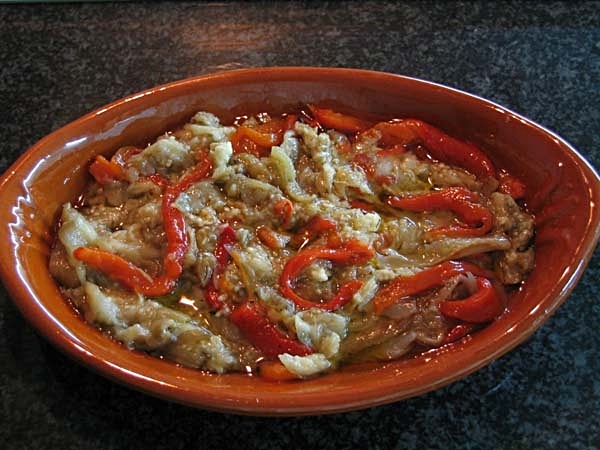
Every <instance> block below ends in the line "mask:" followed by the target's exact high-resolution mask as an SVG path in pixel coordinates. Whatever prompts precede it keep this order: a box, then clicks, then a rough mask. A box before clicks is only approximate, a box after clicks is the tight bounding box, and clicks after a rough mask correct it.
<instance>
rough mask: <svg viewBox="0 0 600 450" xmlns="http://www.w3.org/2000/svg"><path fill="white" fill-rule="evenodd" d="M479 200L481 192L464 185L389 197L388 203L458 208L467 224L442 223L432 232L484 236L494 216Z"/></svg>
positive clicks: (420, 207) (412, 208)
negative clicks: (445, 224)
mask: <svg viewBox="0 0 600 450" xmlns="http://www.w3.org/2000/svg"><path fill="white" fill-rule="evenodd" d="M477 202H478V196H477V194H475V193H474V192H472V191H470V190H468V189H465V188H461V187H450V188H446V189H442V190H439V191H432V192H428V193H426V194H419V195H411V196H408V197H403V198H401V197H389V198H388V199H387V204H388V205H390V206H393V207H395V208H401V209H405V210H409V211H434V210H449V211H452V212H454V213H455V214H456V215H457V216H458V217H459V218H460V219H461V220H462V222H464V223H465V224H466V225H467V227H465V226H448V227H439V228H436V229H434V230H432V231H431V232H430V233H429V234H430V235H448V236H482V235H484V234H485V233H487V232H488V231H490V230H491V228H492V226H493V223H494V217H493V216H492V213H491V212H490V210H489V209H487V208H486V207H485V206H483V205H481V204H479V203H477Z"/></svg>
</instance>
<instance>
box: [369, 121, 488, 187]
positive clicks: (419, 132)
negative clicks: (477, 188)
mask: <svg viewBox="0 0 600 450" xmlns="http://www.w3.org/2000/svg"><path fill="white" fill-rule="evenodd" d="M374 128H376V129H377V130H379V131H380V132H381V134H382V138H381V141H382V143H383V145H385V146H390V145H394V144H401V145H405V144H409V143H412V142H421V143H423V145H425V147H427V150H428V151H429V154H430V155H431V156H432V157H433V158H434V159H437V160H439V161H441V162H444V163H448V164H452V165H455V166H458V167H462V168H464V169H466V170H468V171H469V172H471V173H473V174H474V175H476V176H477V177H479V178H481V179H484V178H488V177H495V176H496V168H495V167H494V164H493V163H492V161H491V160H490V159H489V158H488V157H487V155H486V154H485V153H484V152H483V151H481V149H479V148H478V147H476V146H475V145H473V144H471V143H469V142H464V141H461V140H459V139H456V138H454V137H452V136H449V135H447V134H446V133H444V132H443V131H442V130H440V129H439V128H436V127H434V126H433V125H430V124H428V123H426V122H423V121H421V120H416V119H403V120H397V121H392V122H380V123H378V124H377V125H375V127H374Z"/></svg>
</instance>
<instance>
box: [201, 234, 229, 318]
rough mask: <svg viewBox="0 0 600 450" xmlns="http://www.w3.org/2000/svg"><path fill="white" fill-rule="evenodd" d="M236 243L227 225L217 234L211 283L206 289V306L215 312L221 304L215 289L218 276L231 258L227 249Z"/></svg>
mask: <svg viewBox="0 0 600 450" xmlns="http://www.w3.org/2000/svg"><path fill="white" fill-rule="evenodd" d="M236 241H237V237H236V235H235V231H234V229H233V228H232V227H231V226H230V225H227V226H225V228H223V230H222V231H221V234H219V238H218V239H217V245H216V246H215V250H214V256H215V259H216V263H215V268H214V271H213V277H212V283H209V284H208V286H207V287H206V292H205V293H206V302H207V303H208V305H209V306H210V307H211V308H213V309H216V310H219V309H221V308H222V307H223V306H225V305H224V304H223V302H222V301H221V300H220V299H219V291H218V289H217V280H218V277H219V275H221V274H222V273H223V271H224V270H225V267H227V264H228V263H229V261H230V259H231V256H230V255H229V251H228V249H227V247H229V246H230V245H232V244H234V243H235V242H236Z"/></svg>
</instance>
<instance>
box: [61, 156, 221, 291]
mask: <svg viewBox="0 0 600 450" xmlns="http://www.w3.org/2000/svg"><path fill="white" fill-rule="evenodd" d="M211 170H212V164H211V162H210V160H209V159H208V157H207V156H204V158H203V159H202V160H201V161H200V162H199V164H198V165H197V166H196V167H195V168H194V169H193V170H192V171H191V172H190V173H189V174H187V175H186V176H184V177H183V178H182V179H181V180H180V182H179V183H177V184H175V185H167V186H166V189H165V192H164V194H163V197H162V204H161V210H162V220H163V229H164V230H165V236H166V240H167V248H166V251H165V255H164V257H163V271H162V274H161V275H159V276H158V277H155V278H152V277H150V275H148V274H146V273H145V272H144V271H143V270H142V269H140V268H139V267H137V266H135V265H134V264H132V263H130V262H129V261H127V260H125V259H124V258H122V257H120V256H118V255H115V254H113V253H110V252H107V251H104V250H100V249H91V248H83V247H80V248H78V249H76V250H75V251H74V252H73V255H74V256H75V258H77V259H78V260H80V261H82V262H84V263H85V264H87V265H89V266H91V267H93V268H94V269H96V270H99V271H101V272H103V273H104V274H106V275H107V276H109V277H111V278H113V279H115V280H117V281H118V282H119V283H121V284H122V285H123V286H125V287H126V288H128V289H131V290H133V291H135V292H139V293H142V294H144V295H147V296H150V297H157V296H160V295H165V294H168V293H169V292H171V291H172V290H173V288H174V287H175V285H176V283H177V279H178V278H179V276H180V275H181V273H182V271H183V259H184V257H185V253H186V252H187V249H188V235H187V231H186V227H185V219H184V216H183V213H182V212H181V211H180V210H179V209H177V208H176V207H175V206H174V205H173V203H174V202H175V200H177V197H178V196H179V194H181V192H183V191H185V190H187V189H188V188H189V186H190V185H191V184H192V183H194V182H196V181H199V180H201V179H203V178H205V177H207V176H208V175H209V174H210V172H211ZM157 180H158V181H160V184H159V185H161V186H162V185H163V184H164V180H163V178H162V177H159V178H157Z"/></svg>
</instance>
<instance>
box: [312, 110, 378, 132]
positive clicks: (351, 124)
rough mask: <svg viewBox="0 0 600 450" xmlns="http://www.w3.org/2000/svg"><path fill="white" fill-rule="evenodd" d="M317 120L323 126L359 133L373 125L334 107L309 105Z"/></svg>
mask: <svg viewBox="0 0 600 450" xmlns="http://www.w3.org/2000/svg"><path fill="white" fill-rule="evenodd" d="M307 106H308V109H309V110H310V112H311V114H312V115H313V116H314V118H315V120H316V121H317V122H318V123H319V125H321V126H322V127H323V128H333V129H334V130H337V131H341V132H342V133H358V132H360V131H364V130H366V129H368V128H369V127H371V125H372V123H371V122H368V121H366V120H362V119H359V118H358V117H354V116H351V115H349V114H343V113H340V112H337V111H334V110H332V109H327V108H319V107H318V106H315V105H307Z"/></svg>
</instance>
